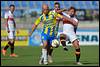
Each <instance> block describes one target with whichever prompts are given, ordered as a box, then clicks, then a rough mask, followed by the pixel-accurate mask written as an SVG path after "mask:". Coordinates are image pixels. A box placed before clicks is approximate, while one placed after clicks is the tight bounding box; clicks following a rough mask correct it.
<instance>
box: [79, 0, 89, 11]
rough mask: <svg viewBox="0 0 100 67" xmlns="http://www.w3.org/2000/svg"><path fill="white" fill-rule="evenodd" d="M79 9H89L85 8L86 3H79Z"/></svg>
mask: <svg viewBox="0 0 100 67" xmlns="http://www.w3.org/2000/svg"><path fill="white" fill-rule="evenodd" d="M78 7H79V8H78V9H86V8H87V7H86V6H85V2H84V1H78Z"/></svg>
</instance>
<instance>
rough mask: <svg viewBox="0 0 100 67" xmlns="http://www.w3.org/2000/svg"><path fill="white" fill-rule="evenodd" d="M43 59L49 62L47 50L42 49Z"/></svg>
mask: <svg viewBox="0 0 100 67" xmlns="http://www.w3.org/2000/svg"><path fill="white" fill-rule="evenodd" d="M42 57H43V58H44V61H47V57H48V56H47V49H42Z"/></svg>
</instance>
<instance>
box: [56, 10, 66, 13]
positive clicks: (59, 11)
mask: <svg viewBox="0 0 100 67" xmlns="http://www.w3.org/2000/svg"><path fill="white" fill-rule="evenodd" d="M63 11H67V9H61V10H57V13H61V12H63Z"/></svg>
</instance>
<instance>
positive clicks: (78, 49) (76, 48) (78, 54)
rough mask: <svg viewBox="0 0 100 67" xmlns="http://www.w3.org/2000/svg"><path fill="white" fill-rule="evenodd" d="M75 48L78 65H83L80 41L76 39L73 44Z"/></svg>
mask: <svg viewBox="0 0 100 67" xmlns="http://www.w3.org/2000/svg"><path fill="white" fill-rule="evenodd" d="M72 44H73V46H74V48H75V55H76V63H77V64H78V65H82V64H81V63H80V46H79V41H78V40H77V39H76V40H74V41H73V42H72Z"/></svg>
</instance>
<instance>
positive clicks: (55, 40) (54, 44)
mask: <svg viewBox="0 0 100 67" xmlns="http://www.w3.org/2000/svg"><path fill="white" fill-rule="evenodd" d="M52 47H54V48H57V47H59V41H58V40H57V39H54V40H52Z"/></svg>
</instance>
